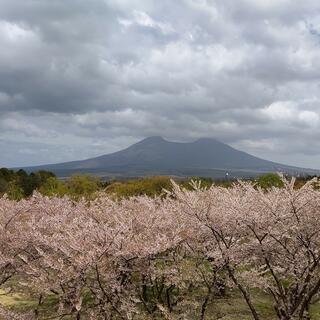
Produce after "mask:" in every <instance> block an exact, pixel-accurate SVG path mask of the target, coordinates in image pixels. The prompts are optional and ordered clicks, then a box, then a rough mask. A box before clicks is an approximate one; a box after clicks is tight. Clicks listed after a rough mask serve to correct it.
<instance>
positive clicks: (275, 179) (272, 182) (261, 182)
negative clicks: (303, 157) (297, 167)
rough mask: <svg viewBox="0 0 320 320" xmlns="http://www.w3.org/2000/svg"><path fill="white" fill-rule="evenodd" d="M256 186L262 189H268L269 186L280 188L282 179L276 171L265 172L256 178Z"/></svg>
mask: <svg viewBox="0 0 320 320" xmlns="http://www.w3.org/2000/svg"><path fill="white" fill-rule="evenodd" d="M257 186H259V187H260V188H262V189H265V190H266V189H270V188H273V187H275V188H282V187H283V181H282V180H281V178H280V176H279V175H278V174H276V173H267V174H265V175H263V176H261V177H259V178H258V180H257Z"/></svg>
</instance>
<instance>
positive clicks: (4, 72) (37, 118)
mask: <svg viewBox="0 0 320 320" xmlns="http://www.w3.org/2000/svg"><path fill="white" fill-rule="evenodd" d="M319 12H320V3H319V1H317V0H306V1H303V2H302V1H290V0H268V1H266V0H238V1H233V0H178V1H171V0H162V1H153V0H90V1H87V0H68V1H61V0H43V1H38V0H25V1H20V0H0V47H1V48H2V49H1V50H0V146H1V149H2V150H3V151H2V152H1V155H0V166H19V165H31V164H40V163H52V162H59V161H67V160H73V159H82V158H86V157H91V156H95V155H100V154H104V153H108V152H112V151H116V150H119V149H121V148H123V147H125V146H127V145H129V144H131V143H133V142H135V141H138V140H139V139H141V138H144V137H146V136H150V135H162V136H164V137H165V138H167V139H169V140H170V139H173V140H178V141H190V140H193V139H196V138H199V137H215V138H217V139H220V140H222V141H224V142H226V143H229V144H232V145H233V146H235V147H238V148H239V149H242V150H245V151H248V152H250V153H252V154H254V155H257V156H261V157H264V158H267V159H270V160H275V161H282V162H285V163H288V164H293V165H300V166H304V167H314V168H320V103H319V102H320V90H319V85H320V59H319V56H320V50H319V46H320V14H317V13H319Z"/></svg>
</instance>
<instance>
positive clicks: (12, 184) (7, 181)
mask: <svg viewBox="0 0 320 320" xmlns="http://www.w3.org/2000/svg"><path fill="white" fill-rule="evenodd" d="M52 177H55V175H54V174H53V173H52V172H48V171H44V170H41V171H38V172H36V173H33V172H32V173H30V174H28V173H27V172H26V171H24V170H22V169H20V170H18V171H14V170H9V169H6V168H1V169H0V194H4V193H7V194H8V196H9V198H11V199H13V200H21V199H22V198H24V197H29V196H31V195H32V193H33V192H34V191H35V190H36V189H38V188H40V187H41V186H42V185H43V184H45V183H46V181H47V179H49V178H52Z"/></svg>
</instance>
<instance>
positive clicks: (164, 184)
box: [106, 176, 172, 198]
mask: <svg viewBox="0 0 320 320" xmlns="http://www.w3.org/2000/svg"><path fill="white" fill-rule="evenodd" d="M171 188H172V185H171V182H170V178H169V177H161V176H160V177H157V176H156V177H149V178H144V179H136V180H129V181H125V182H114V183H112V184H111V185H110V186H108V187H107V188H106V192H107V193H109V194H114V195H116V196H117V197H120V198H121V197H126V198H128V197H132V196H139V195H144V194H145V195H147V196H155V195H160V194H161V193H162V192H163V189H167V190H170V189H171Z"/></svg>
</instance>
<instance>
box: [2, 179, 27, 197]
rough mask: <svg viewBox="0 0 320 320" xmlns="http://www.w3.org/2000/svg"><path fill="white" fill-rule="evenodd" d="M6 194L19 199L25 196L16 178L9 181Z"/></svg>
mask: <svg viewBox="0 0 320 320" xmlns="http://www.w3.org/2000/svg"><path fill="white" fill-rule="evenodd" d="M6 194H7V195H8V197H9V199H11V200H17V201H19V200H21V199H23V198H24V192H23V189H22V188H21V187H20V186H19V184H18V183H17V181H14V180H12V181H10V182H9V183H8V187H7V190H6Z"/></svg>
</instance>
